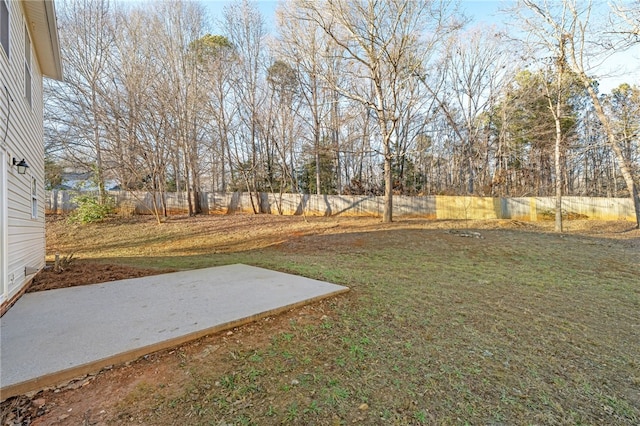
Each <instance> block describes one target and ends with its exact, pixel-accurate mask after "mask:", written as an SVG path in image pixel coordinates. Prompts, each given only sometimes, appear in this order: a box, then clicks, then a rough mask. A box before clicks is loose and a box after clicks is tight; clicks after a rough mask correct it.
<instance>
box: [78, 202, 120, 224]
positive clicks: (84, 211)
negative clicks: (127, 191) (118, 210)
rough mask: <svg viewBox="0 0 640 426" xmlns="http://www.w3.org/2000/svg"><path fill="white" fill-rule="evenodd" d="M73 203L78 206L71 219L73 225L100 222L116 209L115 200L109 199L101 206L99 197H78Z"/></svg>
mask: <svg viewBox="0 0 640 426" xmlns="http://www.w3.org/2000/svg"><path fill="white" fill-rule="evenodd" d="M71 201H72V202H73V203H74V204H76V205H77V206H78V207H77V208H76V209H75V210H74V212H73V213H72V214H71V216H70V217H69V220H70V221H71V222H73V223H77V222H80V223H93V222H100V221H101V220H103V219H104V218H106V217H107V216H108V215H109V214H111V213H112V212H113V210H114V208H115V205H114V202H113V199H111V198H107V199H106V200H105V203H104V204H100V202H99V201H98V197H95V196H93V195H78V196H75V197H73V199H72V200H71Z"/></svg>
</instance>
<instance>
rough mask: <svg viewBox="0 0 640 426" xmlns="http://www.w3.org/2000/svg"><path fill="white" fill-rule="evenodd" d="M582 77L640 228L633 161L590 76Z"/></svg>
mask: <svg viewBox="0 0 640 426" xmlns="http://www.w3.org/2000/svg"><path fill="white" fill-rule="evenodd" d="M580 77H581V80H582V82H583V84H584V86H585V88H586V89H587V92H588V93H589V96H590V97H591V101H592V102H593V106H594V108H595V110H596V115H597V116H598V118H599V119H600V122H601V123H602V126H603V127H604V129H605V132H606V134H607V141H608V142H609V145H610V146H611V149H612V150H613V153H614V154H615V156H616V159H617V160H618V165H619V167H620V173H621V174H622V178H623V179H624V181H625V183H626V184H627V190H628V191H629V196H630V197H631V201H632V202H633V207H634V209H635V215H636V228H638V229H640V193H639V192H638V185H636V183H635V181H634V179H633V172H632V167H631V161H630V160H629V159H627V158H626V157H625V156H624V154H623V152H622V149H621V148H620V145H619V144H618V140H617V139H616V135H615V132H614V131H613V129H612V128H611V123H610V122H609V118H608V117H607V115H606V114H605V112H604V109H603V108H602V104H601V103H600V98H598V94H597V93H596V91H595V90H594V89H593V86H592V85H591V80H590V79H588V77H587V76H586V74H584V73H581V74H580Z"/></svg>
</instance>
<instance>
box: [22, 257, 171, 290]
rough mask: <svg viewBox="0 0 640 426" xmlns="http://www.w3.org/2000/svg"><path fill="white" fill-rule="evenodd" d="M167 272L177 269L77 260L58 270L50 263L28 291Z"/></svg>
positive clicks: (37, 276) (36, 277)
mask: <svg viewBox="0 0 640 426" xmlns="http://www.w3.org/2000/svg"><path fill="white" fill-rule="evenodd" d="M167 272H175V270H174V269H145V268H135V267H131V266H126V265H114V264H104V263H97V262H88V261H86V260H77V261H72V262H71V264H70V265H68V266H65V268H64V270H63V271H60V272H56V271H55V270H54V268H53V265H52V264H49V265H47V267H46V268H45V269H44V270H42V271H40V272H39V273H38V274H37V275H36V276H35V277H34V279H33V281H32V282H31V285H30V286H29V288H28V289H27V293H33V292H36V291H44V290H54V289H58V288H68V287H75V286H80V285H89V284H98V283H104V282H109V281H117V280H124V279H127V278H139V277H146V276H149V275H157V274H163V273H167Z"/></svg>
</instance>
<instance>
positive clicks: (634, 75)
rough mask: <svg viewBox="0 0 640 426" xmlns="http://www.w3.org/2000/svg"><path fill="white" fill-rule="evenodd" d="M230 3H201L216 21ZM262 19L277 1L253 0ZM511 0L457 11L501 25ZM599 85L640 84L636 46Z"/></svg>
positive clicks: (612, 64) (469, 0) (479, 2)
mask: <svg viewBox="0 0 640 426" xmlns="http://www.w3.org/2000/svg"><path fill="white" fill-rule="evenodd" d="M232 3H233V0H203V1H202V4H203V5H205V7H206V8H207V10H208V11H209V13H210V14H211V17H212V18H213V19H214V20H220V19H221V17H222V12H223V9H224V7H225V6H226V5H228V4H232ZM254 3H255V4H256V5H257V7H258V9H259V10H260V12H261V13H262V15H263V16H264V19H265V24H266V26H267V30H268V31H271V32H272V31H274V29H275V10H276V7H277V6H278V3H279V2H278V0H258V1H254ZM514 3H515V2H514V1H512V0H462V1H461V2H460V7H461V10H463V11H464V13H465V14H466V15H467V16H468V17H469V18H470V19H471V20H472V23H471V25H473V24H474V23H476V24H479V23H488V24H495V25H498V26H503V25H504V22H506V21H508V20H509V16H508V15H506V14H505V13H501V12H500V10H501V9H502V8H504V7H505V5H509V4H514ZM596 72H597V74H598V77H599V79H598V81H599V83H600V92H601V93H610V92H611V90H612V89H613V88H615V87H617V86H619V85H620V84H621V83H629V84H631V85H633V84H636V85H640V44H637V45H636V46H635V47H634V48H632V49H630V50H628V51H625V52H621V53H618V54H615V55H613V56H611V57H610V58H608V59H607V61H606V65H605V66H603V67H600V68H598V69H597V70H596Z"/></svg>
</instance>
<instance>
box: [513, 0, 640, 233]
mask: <svg viewBox="0 0 640 426" xmlns="http://www.w3.org/2000/svg"><path fill="white" fill-rule="evenodd" d="M521 1H522V4H523V5H524V6H525V7H526V8H527V10H528V11H530V14H529V15H528V16H523V22H524V23H526V25H527V29H528V30H529V32H530V34H532V35H534V36H535V37H537V38H538V39H539V40H540V41H544V42H546V43H547V45H549V46H560V44H562V46H563V47H564V49H566V63H567V67H568V68H569V69H570V70H571V71H572V72H573V73H574V74H575V75H576V77H577V78H578V79H579V81H580V82H581V83H582V84H583V86H584V88H585V90H586V91H587V93H588V94H589V97H590V98H591V102H592V103H593V106H594V110H595V112H596V115H597V116H598V119H599V120H600V122H601V123H602V127H603V129H604V132H605V133H606V135H607V140H608V143H609V145H610V147H611V149H612V150H613V152H614V154H615V156H616V159H617V161H618V165H619V167H620V172H621V174H622V176H623V178H624V180H625V182H626V185H627V189H628V191H629V196H630V197H631V199H632V201H633V205H634V208H635V215H636V226H637V227H638V228H640V193H639V191H638V185H637V183H636V178H635V177H634V175H633V174H634V173H633V168H632V165H631V162H630V160H629V159H628V158H626V157H625V156H624V152H623V150H622V146H621V140H620V139H619V138H618V136H617V135H616V132H615V130H614V128H613V126H612V123H611V118H610V117H609V116H608V115H607V114H606V112H605V110H604V108H603V106H602V102H601V100H600V97H599V96H598V93H597V91H596V89H595V87H594V84H593V83H594V76H593V75H592V74H591V73H592V72H593V69H592V65H591V64H592V62H593V60H594V58H596V57H598V56H599V57H602V56H603V55H605V52H604V51H602V48H603V47H605V48H606V49H607V50H609V49H611V48H615V46H616V42H618V41H619V40H617V39H616V38H615V37H613V38H612V37H610V36H608V35H607V34H611V33H612V32H610V31H609V30H608V29H598V28H596V27H595V25H594V24H593V23H592V22H591V21H590V18H591V14H592V3H591V1H588V2H583V1H578V0H563V1H562V2H561V3H559V4H558V8H555V7H553V5H551V4H549V3H547V2H544V3H542V4H538V3H539V2H535V1H533V0H521ZM613 34H614V35H615V31H614V32H613ZM561 41H562V43H560V42H561ZM603 45H604V46H603ZM551 51H553V50H551Z"/></svg>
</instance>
